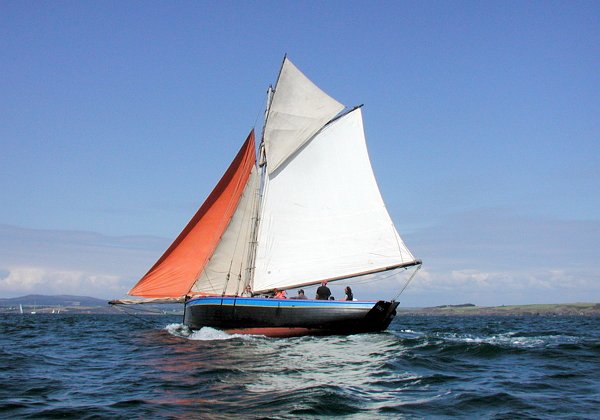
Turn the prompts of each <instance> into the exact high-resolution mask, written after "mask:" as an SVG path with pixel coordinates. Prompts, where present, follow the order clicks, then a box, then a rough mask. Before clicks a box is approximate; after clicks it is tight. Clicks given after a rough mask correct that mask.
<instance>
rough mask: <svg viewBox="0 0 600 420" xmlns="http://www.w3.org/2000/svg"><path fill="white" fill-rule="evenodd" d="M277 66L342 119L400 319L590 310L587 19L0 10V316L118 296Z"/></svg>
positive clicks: (182, 218)
mask: <svg viewBox="0 0 600 420" xmlns="http://www.w3.org/2000/svg"><path fill="white" fill-rule="evenodd" d="M284 54H287V55H288V57H289V58H290V59H291V60H292V61H293V62H294V63H295V64H296V65H297V66H298V67H299V68H300V69H301V70H302V71H303V72H304V73H305V74H306V75H307V76H308V77H309V78H310V79H311V80H313V81H314V82H315V83H316V84H317V85H319V86H320V87H321V88H323V90H325V91H326V92H327V93H328V94H330V95H331V96H333V97H334V98H336V99H338V100H339V101H340V102H342V103H344V104H345V105H347V106H349V107H352V106H354V105H359V104H364V108H363V114H364V124H365V131H366V136H367V142H368V147H369V153H370V157H371V161H372V165H373V169H374V172H375V175H376V177H377V180H378V183H379V187H380V190H381V193H382V195H383V197H384V200H385V201H386V205H387V208H388V211H389V213H390V215H391V217H392V219H393V220H394V222H395V225H396V227H397V229H398V231H399V232H400V234H401V236H402V237H403V239H404V241H405V242H406V244H407V245H408V247H409V248H410V249H411V251H412V252H413V254H415V256H416V257H418V258H420V259H422V260H423V263H424V264H423V268H422V269H421V270H420V271H419V273H418V274H417V276H416V277H415V279H414V280H413V282H412V283H411V285H410V286H409V287H408V288H407V289H406V291H405V292H404V293H403V295H402V296H401V298H400V300H401V301H402V305H404V306H434V305H444V304H461V303H467V302H468V303H474V304H478V305H503V304H506V305H508V304H526V303H566V302H600V3H599V2H597V1H544V2H541V1H486V2H480V1H456V2H444V1H425V2H421V1H372V2H363V1H328V2H321V1H294V2H292V1H261V2H246V1H190V2H187V1H174V2H162V1H147V2H137V1H103V2H77V1H56V2H49V1H46V2H39V1H12V0H8V1H7V0H0V192H1V195H0V197H1V200H0V297H16V296H21V295H25V294H29V293H41V294H75V295H87V296H93V297H99V298H106V299H110V298H118V297H123V296H125V294H126V292H127V291H128V290H129V289H130V288H131V287H132V286H133V285H134V284H135V282H136V281H137V280H138V279H139V278H140V277H141V276H143V275H144V274H145V273H146V271H147V270H148V269H149V268H150V267H151V266H152V265H153V263H154V262H155V261H156V260H157V259H158V258H159V257H160V255H161V254H162V252H163V251H164V250H165V249H166V248H167V247H168V246H169V244H170V243H171V241H172V240H173V239H174V238H175V237H176V236H177V234H178V233H179V232H180V231H181V229H182V228H183V227H184V226H185V224H186V223H187V222H188V220H189V219H190V218H191V217H192V215H193V214H194V212H195V211H196V209H197V208H198V207H199V206H200V204H201V203H202V201H203V200H204V198H206V196H207V195H208V193H209V192H210V191H211V190H212V188H213V187H214V185H215V184H216V182H217V181H218V180H219V178H220V177H221V175H222V174H223V172H224V171H225V169H226V168H227V166H228V165H229V163H230V162H231V160H232V159H233V156H234V155H235V153H236V152H237V150H238V149H239V147H240V146H241V144H242V142H243V141H244V140H245V138H246V136H247V134H248V132H249V131H250V130H251V129H252V128H256V129H257V130H258V131H260V130H261V128H262V115H263V111H264V106H265V95H266V89H267V87H268V86H269V84H273V83H274V82H275V80H276V78H277V74H278V71H279V68H280V66H281V62H282V59H283V57H284ZM403 281H404V278H396V276H394V277H392V278H387V279H385V280H382V281H380V282H377V283H376V284H377V287H376V288H375V289H376V290H377V293H381V292H382V291H383V292H386V293H387V294H388V296H387V297H388V298H389V297H390V295H392V296H393V295H396V293H397V292H398V291H399V288H400V287H401V285H402V283H403ZM337 287H338V286H335V285H334V286H332V289H333V293H334V295H335V294H336V293H338V294H339V295H341V289H339V290H337V289H336V288H337ZM340 287H341V286H340ZM375 289H374V288H372V287H361V286H357V288H356V289H355V296H356V297H358V298H373V296H371V295H372V294H373V293H375V292H374V291H373V290H375ZM375 297H378V296H375ZM382 297H385V296H382Z"/></svg>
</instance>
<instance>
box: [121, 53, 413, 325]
mask: <svg viewBox="0 0 600 420" xmlns="http://www.w3.org/2000/svg"><path fill="white" fill-rule="evenodd" d="M420 267H421V261H420V260H418V259H416V258H415V257H414V256H413V254H412V253H411V252H410V251H409V249H408V248H407V246H406V245H405V243H404V242H403V240H402V239H401V237H400V235H399V234H398V232H397V230H396V228H395V226H394V224H393V222H392V220H391V218H390V216H389V214H388V212H387V210H386V208H385V204H384V202H383V199H382V197H381V194H380V192H379V189H378V186H377V183H376V180H375V177H374V174H373V170H372V167H371V163H370V160H369V156H368V153H367V147H366V141H365V135H364V130H363V118H362V110H361V107H354V108H352V109H347V108H346V107H345V106H344V105H342V104H341V103H339V102H338V101H337V100H335V99H334V98H332V97H331V96H329V95H328V94H326V93H325V92H324V91H322V90H321V89H320V88H319V87H318V86H317V85H315V84H314V83H313V82H312V81H311V80H309V79H308V78H307V77H306V76H305V75H304V74H303V73H302V72H301V71H300V70H299V69H298V68H297V67H296V66H295V65H294V64H293V63H292V62H291V61H290V60H289V59H288V58H287V57H285V58H284V60H283V64H282V66H281V69H280V72H279V76H278V78H277V82H276V84H275V87H274V88H273V87H269V90H268V95H267V107H266V112H265V121H264V126H263V130H262V136H261V140H260V143H259V146H258V149H257V148H256V146H255V133H254V129H253V130H252V131H251V132H250V134H249V135H248V137H247V138H246V141H245V142H244V143H243V145H242V147H241V149H240V150H239V152H238V153H237V155H236V156H235V158H234V159H233V162H232V163H231V164H230V166H229V168H228V169H227V170H226V172H225V174H224V175H223V177H222V178H221V180H220V181H219V182H218V183H217V185H216V186H215V188H214V189H213V191H212V192H211V193H210V195H209V196H208V198H207V199H206V200H205V201H204V203H203V204H202V205H201V207H200V208H199V209H198V211H197V212H196V214H195V215H194V216H193V217H192V219H191V220H190V221H189V223H188V224H187V226H186V227H185V228H184V229H183V231H182V232H181V233H180V234H179V236H178V237H177V238H176V239H175V241H174V242H173V243H172V244H171V246H170V247H169V248H168V249H167V250H166V251H165V253H164V254H163V255H162V256H161V257H160V258H159V259H158V261H157V262H156V263H155V264H154V265H153V266H152V267H151V268H150V270H149V271H148V272H147V273H146V274H145V275H144V276H143V277H142V278H141V279H140V280H139V281H138V282H137V284H135V285H134V287H133V288H132V289H131V290H130V291H129V292H128V294H129V295H130V296H136V297H142V298H145V300H143V301H140V300H115V301H111V302H110V303H111V304H127V303H140V302H143V303H173V302H183V303H184V304H185V308H184V318H183V323H184V324H185V325H187V326H188V327H190V328H191V329H192V330H197V329H201V328H202V327H213V328H218V329H221V330H224V331H226V332H230V333H247V334H262V335H266V336H298V335H330V334H354V333H365V332H375V331H382V330H385V329H386V328H387V327H388V326H389V324H390V322H391V321H392V319H393V318H394V316H395V315H396V308H397V306H398V302H396V301H395V300H389V301H385V300H378V301H355V300H351V301H342V300H317V299H306V300H301V299H284V298H274V293H275V292H276V291H282V290H284V291H285V290H290V289H297V288H301V287H307V286H311V285H318V284H322V283H323V282H336V281H342V280H346V281H351V280H352V279H364V278H367V277H368V276H373V275H374V274H376V273H382V272H387V271H391V270H398V271H401V270H407V269H409V268H414V273H416V271H417V270H418V269H419V268H420ZM414 273H413V275H414ZM411 279H412V277H411Z"/></svg>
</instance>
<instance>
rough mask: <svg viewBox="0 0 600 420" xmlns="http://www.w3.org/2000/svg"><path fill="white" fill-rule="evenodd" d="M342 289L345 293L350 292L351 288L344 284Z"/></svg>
mask: <svg viewBox="0 0 600 420" xmlns="http://www.w3.org/2000/svg"><path fill="white" fill-rule="evenodd" d="M344 291H345V292H346V293H352V289H351V288H350V286H346V288H345V289H344Z"/></svg>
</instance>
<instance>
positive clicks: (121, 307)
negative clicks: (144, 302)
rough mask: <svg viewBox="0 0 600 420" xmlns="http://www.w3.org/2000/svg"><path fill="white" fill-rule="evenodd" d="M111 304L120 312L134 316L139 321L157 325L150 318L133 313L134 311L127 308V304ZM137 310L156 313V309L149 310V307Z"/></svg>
mask: <svg viewBox="0 0 600 420" xmlns="http://www.w3.org/2000/svg"><path fill="white" fill-rule="evenodd" d="M111 306H112V307H113V308H114V309H116V310H117V311H119V312H121V313H123V314H125V315H128V316H131V317H133V318H135V319H137V320H138V321H141V322H143V323H144V324H147V325H152V326H153V327H154V326H155V323H153V322H151V321H150V320H148V319H144V318H142V317H140V316H138V315H137V314H135V313H133V312H131V311H129V310H128V309H129V308H127V309H125V306H122V305H111ZM131 309H132V310H134V309H133V308H131ZM135 310H136V311H139V312H145V313H147V314H152V315H156V311H151V310H148V309H135Z"/></svg>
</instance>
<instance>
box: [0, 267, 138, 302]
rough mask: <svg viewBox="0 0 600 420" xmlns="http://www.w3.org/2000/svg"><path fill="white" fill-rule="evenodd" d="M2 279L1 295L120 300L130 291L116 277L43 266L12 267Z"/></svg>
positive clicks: (0, 285)
mask: <svg viewBox="0 0 600 420" xmlns="http://www.w3.org/2000/svg"><path fill="white" fill-rule="evenodd" d="M7 272H8V274H7V275H6V276H4V277H3V278H0V295H2V296H18V295H23V294H32V293H35V294H46V295H54V294H66V295H87V296H95V297H106V298H108V297H120V296H122V295H124V294H125V293H126V292H127V289H128V287H127V285H126V284H124V279H123V278H122V277H119V276H115V275H106V274H97V273H86V272H83V271H67V270H53V269H48V268H43V267H10V268H9V269H8V270H7Z"/></svg>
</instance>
